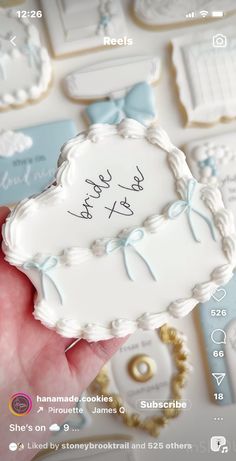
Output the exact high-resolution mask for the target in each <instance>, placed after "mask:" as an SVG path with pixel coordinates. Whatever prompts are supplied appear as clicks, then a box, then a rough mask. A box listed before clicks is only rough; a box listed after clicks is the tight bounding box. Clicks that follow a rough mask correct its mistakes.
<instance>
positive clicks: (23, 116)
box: [0, 0, 236, 461]
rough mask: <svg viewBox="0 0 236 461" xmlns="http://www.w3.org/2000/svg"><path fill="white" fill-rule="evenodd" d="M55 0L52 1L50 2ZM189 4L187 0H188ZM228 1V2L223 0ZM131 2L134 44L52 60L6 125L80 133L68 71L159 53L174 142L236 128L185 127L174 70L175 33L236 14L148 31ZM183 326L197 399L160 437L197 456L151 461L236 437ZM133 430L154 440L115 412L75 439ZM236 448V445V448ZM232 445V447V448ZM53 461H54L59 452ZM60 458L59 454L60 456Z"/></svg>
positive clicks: (191, 389)
mask: <svg viewBox="0 0 236 461" xmlns="http://www.w3.org/2000/svg"><path fill="white" fill-rule="evenodd" d="M49 3H50V2H49ZM186 3H188V2H186ZM222 3H223V2H222ZM130 4H131V2H129V1H126V0H123V5H124V9H125V12H126V21H127V28H128V36H130V37H132V38H133V46H127V47H120V48H119V47H117V48H114V49H106V50H104V51H98V52H94V53H89V54H84V55H78V56H75V57H73V58H64V59H58V60H53V68H54V78H53V86H52V88H51V90H50V93H49V94H48V97H47V98H46V99H44V100H43V101H41V102H40V103H39V104H35V105H30V106H26V107H25V108H23V109H18V110H10V111H8V112H3V113H2V114H0V123H1V128H5V129H15V128H21V127H26V126H31V125H35V124H40V123H46V122H47V121H48V122H50V121H54V120H59V119H66V118H71V119H73V120H74V121H75V123H76V125H77V128H78V132H79V131H82V130H84V129H85V128H86V124H85V121H84V119H83V117H82V111H81V109H82V107H83V106H82V105H80V104H77V103H73V102H71V101H70V100H69V99H67V98H66V96H65V95H64V93H63V90H62V79H63V78H64V77H65V75H67V74H68V73H69V72H72V71H74V70H76V69H77V68H80V67H82V66H84V65H88V64H92V63H95V62H99V61H103V60H106V59H109V58H111V59H115V58H119V57H123V56H129V55H135V54H137V55H141V54H154V55H158V56H160V58H161V60H162V72H161V80H160V82H159V83H158V85H156V86H155V94H156V104H157V111H158V120H159V122H160V124H161V125H162V126H163V128H164V129H165V130H166V131H167V132H168V134H169V136H170V137H171V140H172V141H173V143H174V144H176V145H178V146H182V145H183V144H184V143H186V142H187V141H190V140H193V139H197V138H200V137H204V136H210V135H214V134H219V133H223V132H226V131H230V130H235V129H236V121H234V122H231V123H228V124H218V125H215V126H214V127H212V128H184V121H183V118H182V114H181V111H180V110H179V106H178V99H177V93H176V90H175V85H174V75H173V71H172V70H171V55H170V47H168V44H169V41H170V39H171V38H172V37H175V36H178V35H182V34H187V33H191V32H194V31H195V30H201V29H202V30H206V28H209V27H212V28H214V29H217V30H220V29H221V28H222V27H224V26H226V25H228V24H236V15H235V16H232V17H230V18H227V19H223V20H219V21H216V22H214V23H212V24H210V25H209V24H205V25H204V23H203V25H195V26H192V27H185V28H177V29H171V30H169V31H168V30H165V31H162V32H156V31H148V30H145V29H143V28H140V27H138V26H137V25H136V23H135V22H134V21H133V19H132V16H131V14H130ZM20 7H21V9H28V10H32V9H40V4H39V3H38V2H36V1H33V0H31V1H30V0H29V1H26V2H24V4H22V5H20ZM32 21H35V23H36V25H37V27H38V28H39V30H40V32H41V37H42V41H43V42H44V43H45V44H46V46H48V36H47V31H46V27H45V25H44V21H43V19H33V20H32ZM173 324H174V325H176V326H177V327H178V328H179V329H181V330H182V331H183V332H184V333H185V334H186V335H187V337H188V341H189V348H190V350H191V357H192V363H193V366H194V372H193V373H192V374H191V376H190V379H189V383H188V386H187V389H186V392H185V396H186V398H188V399H190V400H191V401H192V409H191V410H190V411H186V412H183V413H182V414H181V415H180V416H179V417H178V418H177V419H176V420H173V421H172V422H171V423H170V425H169V426H168V427H167V428H166V429H164V430H163V431H162V432H161V435H160V437H159V439H158V440H159V441H162V442H164V443H168V442H171V441H176V442H182V443H192V444H193V445H194V454H193V455H190V454H189V453H188V451H182V450H176V451H173V450H170V451H169V453H168V452H165V453H162V452H161V451H159V450H149V451H148V452H145V455H144V453H143V452H142V451H138V452H137V453H136V457H137V460H138V461H139V460H141V459H143V457H144V456H145V459H146V460H147V461H151V460H154V459H168V460H171V459H175V460H180V459H181V460H182V459H190V460H194V461H195V460H199V459H207V460H208V459H211V458H212V457H213V456H214V453H210V451H209V439H210V437H211V436H212V435H225V436H226V437H227V440H228V444H229V446H230V445H231V446H232V444H233V441H234V440H235V409H236V407H235V405H231V406H225V407H220V406H218V405H216V404H214V403H213V402H211V401H210V397H209V392H210V391H209V385H208V384H209V383H208V378H209V377H208V375H209V374H210V373H207V371H206V367H205V366H204V354H203V353H202V350H201V348H202V346H201V345H200V337H199V334H198V333H199V332H198V322H197V321H196V319H195V314H192V315H189V316H188V317H186V318H184V319H182V320H180V321H178V322H175V323H173ZM214 417H221V418H222V417H223V418H224V420H223V422H215V421H214ZM115 433H116V434H117V433H119V434H127V435H128V434H130V435H132V436H134V437H135V439H136V440H137V441H139V440H140V441H141V440H147V441H155V439H153V438H151V437H148V436H146V435H145V434H144V433H142V432H140V431H135V430H132V429H128V428H127V427H126V426H123V425H122V424H120V423H119V422H118V420H117V419H116V418H115V417H113V416H111V415H106V416H104V415H96V416H93V421H92V424H91V425H90V426H89V427H88V428H87V429H84V430H82V431H81V432H79V433H74V434H75V437H78V435H79V436H80V437H85V436H86V437H87V436H92V435H95V434H96V435H99V434H115ZM59 438H60V439H63V438H64V439H67V434H65V435H63V437H61V436H57V437H56V440H58V439H59ZM235 443H236V442H235ZM233 448H234V451H236V446H234V447H233ZM233 448H232V449H233ZM50 459H52V460H53V459H54V456H53V457H52V458H50ZM55 459H56V458H55ZM226 459H234V457H232V451H230V452H229V453H228V455H226Z"/></svg>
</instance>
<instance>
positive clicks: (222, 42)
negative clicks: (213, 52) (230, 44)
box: [212, 34, 227, 48]
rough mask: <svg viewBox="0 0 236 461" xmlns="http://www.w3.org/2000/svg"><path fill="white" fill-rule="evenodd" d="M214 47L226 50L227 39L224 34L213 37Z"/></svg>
mask: <svg viewBox="0 0 236 461" xmlns="http://www.w3.org/2000/svg"><path fill="white" fill-rule="evenodd" d="M212 45H213V47H214V48H226V46H227V37H226V36H225V35H223V34H216V35H213V37H212Z"/></svg>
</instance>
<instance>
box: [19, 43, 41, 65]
mask: <svg viewBox="0 0 236 461" xmlns="http://www.w3.org/2000/svg"><path fill="white" fill-rule="evenodd" d="M22 52H23V53H25V54H26V56H27V59H28V64H29V66H30V67H32V68H33V67H36V68H39V67H40V64H41V58H40V49H39V48H38V47H36V46H35V45H32V44H31V43H27V45H24V46H23V47H22Z"/></svg>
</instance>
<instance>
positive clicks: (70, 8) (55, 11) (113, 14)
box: [42, 0, 126, 57]
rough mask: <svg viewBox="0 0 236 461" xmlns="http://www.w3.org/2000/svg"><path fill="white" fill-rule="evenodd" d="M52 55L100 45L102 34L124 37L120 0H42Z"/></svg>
mask: <svg viewBox="0 0 236 461" xmlns="http://www.w3.org/2000/svg"><path fill="white" fill-rule="evenodd" d="M42 7H43V11H44V17H45V19H46V23H47V27H48V32H49V36H50V40H51V45H52V49H53V53H54V56H56V57H60V56H64V55H68V54H73V53H78V52H83V51H88V50H92V49H96V48H100V47H102V46H104V37H105V36H111V37H114V38H120V37H124V35H125V33H126V26H125V19H124V14H123V10H122V6H121V2H120V0H90V1H89V2H88V1H87V0H80V1H72V2H71V1H68V0H58V1H57V2H54V1H53V2H48V0H42Z"/></svg>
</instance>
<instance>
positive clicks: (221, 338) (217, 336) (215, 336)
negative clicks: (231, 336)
mask: <svg viewBox="0 0 236 461" xmlns="http://www.w3.org/2000/svg"><path fill="white" fill-rule="evenodd" d="M211 340H212V341H213V343H214V344H226V333H225V331H224V330H221V328H216V330H213V331H212V333H211Z"/></svg>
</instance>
